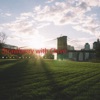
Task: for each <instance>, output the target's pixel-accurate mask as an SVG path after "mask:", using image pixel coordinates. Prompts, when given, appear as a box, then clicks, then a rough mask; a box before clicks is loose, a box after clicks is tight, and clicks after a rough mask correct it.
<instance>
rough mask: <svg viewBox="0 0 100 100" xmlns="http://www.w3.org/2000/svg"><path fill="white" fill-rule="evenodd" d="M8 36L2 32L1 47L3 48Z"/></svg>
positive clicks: (0, 37)
mask: <svg viewBox="0 0 100 100" xmlns="http://www.w3.org/2000/svg"><path fill="white" fill-rule="evenodd" d="M6 38H7V35H6V34H5V33H4V32H0V48H2V45H3V44H4V43H5V40H6Z"/></svg>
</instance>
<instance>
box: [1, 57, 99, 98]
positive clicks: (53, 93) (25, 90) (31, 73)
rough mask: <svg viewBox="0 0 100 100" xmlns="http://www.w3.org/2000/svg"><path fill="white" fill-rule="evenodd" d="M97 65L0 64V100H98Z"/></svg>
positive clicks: (49, 62)
mask: <svg viewBox="0 0 100 100" xmlns="http://www.w3.org/2000/svg"><path fill="white" fill-rule="evenodd" d="M99 95H100V63H90V62H72V61H55V60H42V59H38V60H32V59H25V60H0V100H100V96H99Z"/></svg>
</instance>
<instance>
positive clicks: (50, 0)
mask: <svg viewBox="0 0 100 100" xmlns="http://www.w3.org/2000/svg"><path fill="white" fill-rule="evenodd" d="M53 1H55V0H47V1H46V3H52V2H53Z"/></svg>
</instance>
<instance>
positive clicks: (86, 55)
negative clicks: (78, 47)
mask: <svg viewBox="0 0 100 100" xmlns="http://www.w3.org/2000/svg"><path fill="white" fill-rule="evenodd" d="M84 50H90V44H89V43H86V44H85V46H84ZM88 59H89V53H85V59H84V60H88Z"/></svg>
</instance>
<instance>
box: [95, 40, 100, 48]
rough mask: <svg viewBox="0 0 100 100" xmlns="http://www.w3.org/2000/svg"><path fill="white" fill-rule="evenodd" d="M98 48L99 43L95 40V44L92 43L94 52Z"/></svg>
mask: <svg viewBox="0 0 100 100" xmlns="http://www.w3.org/2000/svg"><path fill="white" fill-rule="evenodd" d="M99 46H100V41H99V39H97V41H96V42H94V43H93V49H94V50H96V49H97V48H98V47H99Z"/></svg>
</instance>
